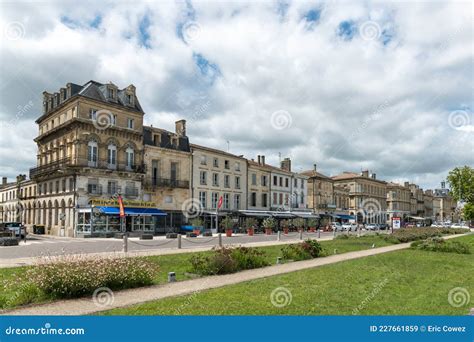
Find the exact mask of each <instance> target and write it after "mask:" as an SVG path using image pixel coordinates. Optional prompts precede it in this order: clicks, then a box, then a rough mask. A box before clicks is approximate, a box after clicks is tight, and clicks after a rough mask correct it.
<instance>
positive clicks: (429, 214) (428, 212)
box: [423, 190, 435, 224]
mask: <svg viewBox="0 0 474 342" xmlns="http://www.w3.org/2000/svg"><path fill="white" fill-rule="evenodd" d="M433 199H434V196H433V190H425V192H424V193H423V207H424V214H425V216H424V217H425V220H427V221H428V222H427V223H429V224H431V223H432V222H433V221H434V220H435V218H434V212H433Z"/></svg>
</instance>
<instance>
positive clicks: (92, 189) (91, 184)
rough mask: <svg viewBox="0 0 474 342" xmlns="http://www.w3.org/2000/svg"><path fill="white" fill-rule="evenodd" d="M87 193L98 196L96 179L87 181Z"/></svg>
mask: <svg viewBox="0 0 474 342" xmlns="http://www.w3.org/2000/svg"><path fill="white" fill-rule="evenodd" d="M87 192H88V193H90V194H94V195H100V194H101V191H100V187H99V184H98V181H97V179H89V180H88V183H87Z"/></svg>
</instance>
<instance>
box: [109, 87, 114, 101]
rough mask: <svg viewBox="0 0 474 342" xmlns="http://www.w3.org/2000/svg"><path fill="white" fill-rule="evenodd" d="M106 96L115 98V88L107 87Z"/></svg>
mask: <svg viewBox="0 0 474 342" xmlns="http://www.w3.org/2000/svg"><path fill="white" fill-rule="evenodd" d="M107 97H108V98H109V99H115V90H114V89H113V88H107Z"/></svg>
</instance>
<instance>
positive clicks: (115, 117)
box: [112, 114, 117, 126]
mask: <svg viewBox="0 0 474 342" xmlns="http://www.w3.org/2000/svg"><path fill="white" fill-rule="evenodd" d="M112 126H117V114H112Z"/></svg>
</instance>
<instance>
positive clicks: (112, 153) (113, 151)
mask: <svg viewBox="0 0 474 342" xmlns="http://www.w3.org/2000/svg"><path fill="white" fill-rule="evenodd" d="M107 163H108V168H109V169H112V170H115V169H116V168H117V146H115V145H114V144H109V146H108V148H107Z"/></svg>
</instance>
